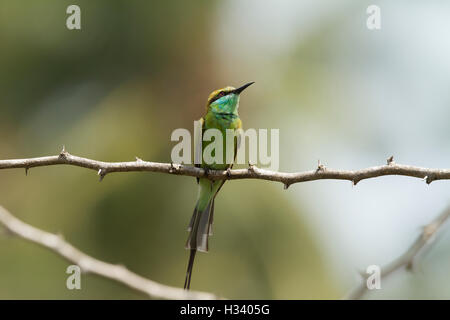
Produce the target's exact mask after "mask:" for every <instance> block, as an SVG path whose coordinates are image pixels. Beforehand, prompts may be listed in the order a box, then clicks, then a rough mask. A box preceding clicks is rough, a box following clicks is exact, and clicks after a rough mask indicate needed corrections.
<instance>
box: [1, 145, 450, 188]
mask: <svg viewBox="0 0 450 320" xmlns="http://www.w3.org/2000/svg"><path fill="white" fill-rule="evenodd" d="M52 165H72V166H78V167H83V168H88V169H92V170H95V171H96V172H97V174H98V175H99V177H100V181H101V180H102V179H103V178H104V177H105V176H106V175H107V174H109V173H113V172H131V171H148V172H162V173H169V174H175V175H184V176H191V177H207V178H209V179H211V180H234V179H261V180H268V181H277V182H281V183H283V184H284V186H285V188H287V187H289V186H290V185H291V184H294V183H298V182H306V181H314V180H322V179H337V180H349V181H351V182H352V183H353V184H354V185H356V184H357V183H358V182H359V181H361V180H364V179H369V178H376V177H380V176H388V175H400V176H408V177H415V178H421V179H424V180H425V182H426V183H427V184H430V183H431V182H433V181H435V180H449V179H450V169H430V168H422V167H415V166H409V165H402V164H397V163H395V162H394V161H393V157H390V158H389V159H388V160H387V164H385V165H382V166H376V167H370V168H366V169H360V170H337V169H331V168H327V167H325V166H324V165H323V164H320V163H319V164H318V166H317V168H316V169H315V170H311V171H303V172H293V173H288V172H276V171H270V170H265V169H261V168H258V167H256V166H254V165H250V166H249V167H248V168H247V169H235V170H224V171H221V170H204V169H202V168H197V167H194V166H187V165H182V164H174V163H159V162H149V161H143V160H141V159H139V158H136V161H129V162H104V161H98V160H92V159H88V158H83V157H78V156H74V155H71V154H69V153H68V152H67V151H66V150H65V149H64V148H63V150H62V151H61V153H60V154H59V155H56V156H47V157H39V158H30V159H12V160H0V169H13V168H24V169H25V172H28V170H29V169H30V168H34V167H44V166H52Z"/></svg>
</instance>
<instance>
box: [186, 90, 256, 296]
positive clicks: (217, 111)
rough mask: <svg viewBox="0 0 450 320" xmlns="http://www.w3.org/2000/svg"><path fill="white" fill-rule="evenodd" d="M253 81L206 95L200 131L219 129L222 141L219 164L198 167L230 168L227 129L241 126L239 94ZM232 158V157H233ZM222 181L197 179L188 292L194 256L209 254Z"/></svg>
mask: <svg viewBox="0 0 450 320" xmlns="http://www.w3.org/2000/svg"><path fill="white" fill-rule="evenodd" d="M252 83H253V82H251V83H248V84H246V85H244V86H242V87H240V88H237V89H235V88H233V87H226V88H223V89H219V90H216V91H214V92H212V93H211V94H210V95H209V98H208V103H207V108H206V115H205V116H204V117H203V118H202V119H201V120H200V121H201V123H202V131H203V132H205V131H206V130H207V129H218V130H219V131H220V132H221V133H222V137H223V139H222V141H223V159H222V161H221V162H220V163H216V162H213V163H210V164H207V163H205V162H204V161H202V164H201V165H199V166H200V167H202V168H204V169H206V170H226V169H228V168H231V167H232V165H233V163H232V162H231V161H229V163H227V161H226V154H227V153H226V143H225V141H226V140H225V137H226V130H227V129H232V130H237V129H240V128H241V127H242V123H241V119H239V114H238V107H239V95H240V93H241V92H242V91H243V90H244V89H245V88H247V87H248V86H250V85H251V84H252ZM198 143H201V144H202V154H203V151H204V150H205V148H206V147H207V146H208V145H209V144H210V143H212V141H202V142H200V141H196V143H195V144H198ZM238 145H239V141H238V139H235V140H234V146H233V153H234V157H235V156H236V152H237V149H238ZM234 157H233V158H234ZM224 183H225V180H217V181H212V180H209V179H207V178H200V179H198V185H199V193H198V198H197V204H196V206H195V209H194V213H193V215H192V218H191V221H190V223H189V227H188V231H189V237H188V239H187V242H186V249H189V250H190V256H189V263H188V268H187V272H186V280H185V283H184V288H185V289H189V287H190V282H191V275H192V267H193V265H194V259H195V254H196V252H197V250H199V251H203V252H207V251H208V237H209V236H210V235H211V234H212V223H213V214H214V200H215V198H216V196H217V193H218V192H219V190H220V188H221V187H222V186H223V184H224Z"/></svg>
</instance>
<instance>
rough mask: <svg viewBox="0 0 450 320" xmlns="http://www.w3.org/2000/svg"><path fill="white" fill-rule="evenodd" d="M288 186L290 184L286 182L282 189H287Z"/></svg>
mask: <svg viewBox="0 0 450 320" xmlns="http://www.w3.org/2000/svg"><path fill="white" fill-rule="evenodd" d="M289 186H290V184H289V183H287V182H286V183H285V184H284V186H283V189H284V190H287V189H288V188H289Z"/></svg>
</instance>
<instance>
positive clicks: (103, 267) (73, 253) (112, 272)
mask: <svg viewBox="0 0 450 320" xmlns="http://www.w3.org/2000/svg"><path fill="white" fill-rule="evenodd" d="M0 225H3V226H4V227H5V228H6V230H8V231H9V232H11V233H12V234H14V235H17V236H19V237H21V238H23V239H26V240H28V241H30V242H34V243H36V244H38V245H41V246H43V247H45V248H48V249H50V250H52V251H54V252H55V253H57V254H59V255H60V256H62V257H64V258H65V259H67V260H68V261H70V262H72V263H74V264H76V265H78V266H79V267H80V269H81V270H82V271H83V272H87V273H93V274H97V275H99V276H102V277H105V278H108V279H111V280H114V281H117V282H119V283H122V284H124V285H126V286H128V287H130V288H132V289H134V290H137V291H139V292H142V293H144V294H147V295H148V296H149V297H151V298H156V299H177V300H178V299H205V300H206V299H208V300H211V299H218V297H217V296H215V295H213V294H211V293H206V292H198V291H186V290H183V289H181V288H175V287H170V286H166V285H163V284H160V283H158V282H155V281H152V280H150V279H146V278H144V277H142V276H140V275H137V274H136V273H133V272H131V271H130V270H128V269H127V268H125V267H124V266H122V265H114V264H110V263H106V262H103V261H100V260H98V259H95V258H93V257H91V256H88V255H87V254H85V253H83V252H81V251H80V250H78V249H77V248H75V247H73V246H72V245H71V244H70V243H68V242H66V241H65V240H64V239H63V238H62V237H61V236H58V235H55V234H52V233H49V232H45V231H42V230H40V229H37V228H35V227H33V226H31V225H29V224H27V223H25V222H23V221H21V220H19V219H17V218H16V217H14V216H13V215H12V214H11V213H9V212H8V211H7V210H6V209H4V208H3V207H2V206H0Z"/></svg>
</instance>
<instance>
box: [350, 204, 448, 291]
mask: <svg viewBox="0 0 450 320" xmlns="http://www.w3.org/2000/svg"><path fill="white" fill-rule="evenodd" d="M449 218H450V207H449V208H448V209H447V210H445V211H444V212H443V213H442V214H440V215H439V216H438V217H437V218H436V219H435V220H433V221H432V222H431V223H429V224H428V225H426V226H425V227H424V228H423V231H422V233H421V235H420V236H419V237H418V238H417V239H416V241H414V243H413V244H412V245H411V246H410V247H409V248H408V250H407V251H406V252H405V253H403V254H402V255H401V256H399V257H398V258H397V259H395V260H394V261H392V262H391V263H389V264H387V265H386V266H384V267H382V268H381V279H385V278H386V277H387V276H389V275H391V274H392V273H394V272H395V271H398V270H401V269H402V268H405V269H406V270H412V269H413V264H414V261H415V259H416V257H417V256H418V255H419V253H421V252H422V251H423V250H424V248H426V247H429V246H430V245H431V244H432V243H433V240H434V239H435V238H436V235H437V233H438V232H439V231H440V230H442V226H443V225H444V223H445V222H446V221H448V220H449ZM363 277H364V279H363V281H362V282H361V283H360V284H359V285H358V286H356V287H355V288H354V289H353V290H352V291H351V292H350V293H349V294H348V295H347V297H346V299H351V300H356V299H361V298H362V297H363V296H364V295H365V294H366V293H367V291H368V289H367V276H366V275H363Z"/></svg>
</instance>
